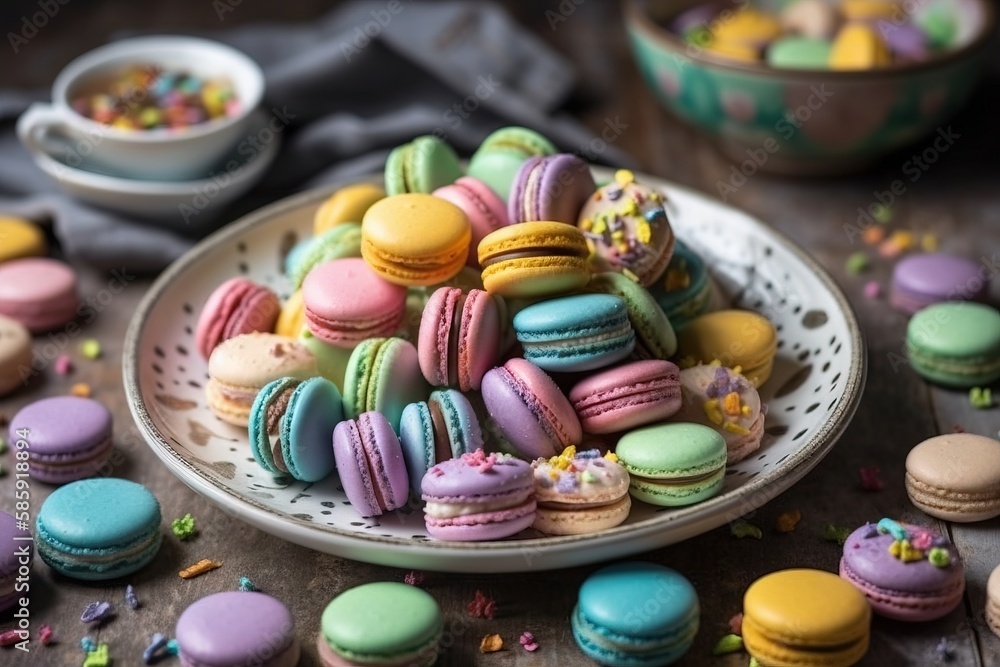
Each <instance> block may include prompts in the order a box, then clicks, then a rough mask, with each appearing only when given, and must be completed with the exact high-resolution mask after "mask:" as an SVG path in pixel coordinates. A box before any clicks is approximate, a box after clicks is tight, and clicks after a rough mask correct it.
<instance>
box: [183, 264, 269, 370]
mask: <svg viewBox="0 0 1000 667" xmlns="http://www.w3.org/2000/svg"><path fill="white" fill-rule="evenodd" d="M280 313H281V302H280V301H279V300H278V295H276V294H275V293H274V292H273V291H271V289H270V288H268V287H265V286H264V285H259V284H257V283H255V282H254V281H252V280H249V279H247V278H231V279H229V280H227V281H226V282H224V283H222V284H221V285H219V286H218V287H216V288H215V289H214V290H213V291H212V294H211V295H210V296H209V297H208V301H206V302H205V305H204V306H203V307H202V309H201V314H200V315H199V316H198V325H197V327H196V328H195V332H194V336H195V343H196V345H197V346H198V351H199V352H201V356H202V357H204V358H205V359H208V358H209V357H210V356H212V350H214V349H215V348H216V347H218V346H219V343H221V342H222V341H224V340H229V339H230V338H234V337H236V336H239V335H241V334H247V333H253V332H255V331H263V332H266V333H271V332H272V331H274V326H275V323H277V321H278V316H279V315H280Z"/></svg>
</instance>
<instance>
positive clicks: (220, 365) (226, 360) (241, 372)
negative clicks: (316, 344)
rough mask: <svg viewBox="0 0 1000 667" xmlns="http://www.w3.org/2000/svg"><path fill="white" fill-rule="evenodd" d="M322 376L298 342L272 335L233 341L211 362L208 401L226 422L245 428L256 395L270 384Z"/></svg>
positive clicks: (251, 334)
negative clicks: (283, 380)
mask: <svg viewBox="0 0 1000 667" xmlns="http://www.w3.org/2000/svg"><path fill="white" fill-rule="evenodd" d="M318 374H319V368H318V367H317V364H316V357H315V356H313V354H312V352H310V351H309V349H308V348H306V346H305V345H303V344H302V343H300V342H299V341H297V340H294V339H291V338H285V337H284V336H279V335H277V334H270V333H249V334H243V335H242V336H237V337H235V338H230V339H229V340H227V341H225V342H224V343H222V344H221V345H219V346H218V347H217V348H215V350H214V351H213V352H212V356H211V357H210V358H209V360H208V378H209V379H208V384H206V385H205V398H206V401H207V404H208V407H209V409H211V410H212V412H213V413H215V415H216V416H217V417H218V418H219V419H221V420H222V421H224V422H227V423H229V424H232V425H233V426H240V427H242V428H246V427H247V424H248V423H249V419H250V411H251V408H252V407H253V402H254V400H255V399H256V398H257V393H258V392H259V391H260V390H261V389H262V388H263V387H264V385H266V384H268V383H269V382H273V381H274V380H277V379H279V378H283V377H292V378H295V379H297V380H308V379H309V378H311V377H315V376H316V375H318Z"/></svg>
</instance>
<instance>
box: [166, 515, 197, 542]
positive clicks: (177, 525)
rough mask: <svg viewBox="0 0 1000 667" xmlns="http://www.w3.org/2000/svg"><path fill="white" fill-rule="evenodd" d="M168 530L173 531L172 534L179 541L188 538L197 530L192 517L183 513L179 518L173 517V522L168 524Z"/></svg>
mask: <svg viewBox="0 0 1000 667" xmlns="http://www.w3.org/2000/svg"><path fill="white" fill-rule="evenodd" d="M170 530H172V531H174V535H176V536H177V539H179V540H181V541H184V540H190V539H191V538H192V537H194V536H195V534H196V533H197V532H198V530H197V529H196V528H195V525H194V517H193V516H191V515H190V514H185V515H184V516H182V517H181V518H180V519H174V522H173V523H172V524H170Z"/></svg>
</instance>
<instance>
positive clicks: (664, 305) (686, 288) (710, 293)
mask: <svg viewBox="0 0 1000 667" xmlns="http://www.w3.org/2000/svg"><path fill="white" fill-rule="evenodd" d="M649 291H650V293H651V294H652V295H653V298H654V299H655V300H656V302H657V303H658V304H659V305H660V309H661V310H662V311H663V313H664V314H665V315H666V316H667V319H668V320H670V324H671V326H672V327H673V328H674V331H680V330H681V329H683V328H684V327H685V326H687V323H688V322H690V321H691V320H693V319H694V318H696V317H698V316H699V315H704V314H705V313H707V312H708V311H710V310H711V309H712V306H713V305H714V300H715V292H714V290H713V288H712V281H711V279H710V278H709V276H708V269H707V268H706V267H705V262H704V261H703V260H702V258H701V256H700V255H698V253H696V252H695V251H693V250H691V249H690V248H688V247H687V246H685V245H684V244H682V243H677V244H676V245H675V246H674V254H673V256H672V257H671V258H670V264H668V265H667V270H666V271H664V273H663V276H662V277H661V278H660V279H659V280H658V281H656V283H654V284H653V285H651V286H650V287H649Z"/></svg>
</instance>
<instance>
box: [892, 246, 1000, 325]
mask: <svg viewBox="0 0 1000 667" xmlns="http://www.w3.org/2000/svg"><path fill="white" fill-rule="evenodd" d="M981 269H982V267H981V266H980V265H979V264H978V263H977V262H975V261H974V260H972V259H969V258H968V257H961V256H958V255H949V254H946V253H925V254H920V255H911V256H910V257H907V258H906V259H904V260H901V261H900V262H899V263H898V264H896V268H895V270H894V271H893V272H892V290H891V293H890V296H889V301H890V303H891V304H892V307H893V308H895V309H896V310H899V311H901V312H904V313H907V314H910V315H912V314H913V313H915V312H917V311H918V310H920V309H921V308H925V307H927V306H930V305H932V304H935V303H940V302H942V301H983V300H984V299H985V296H986V294H987V293H988V292H989V275H988V274H986V273H985V271H982V272H981Z"/></svg>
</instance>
